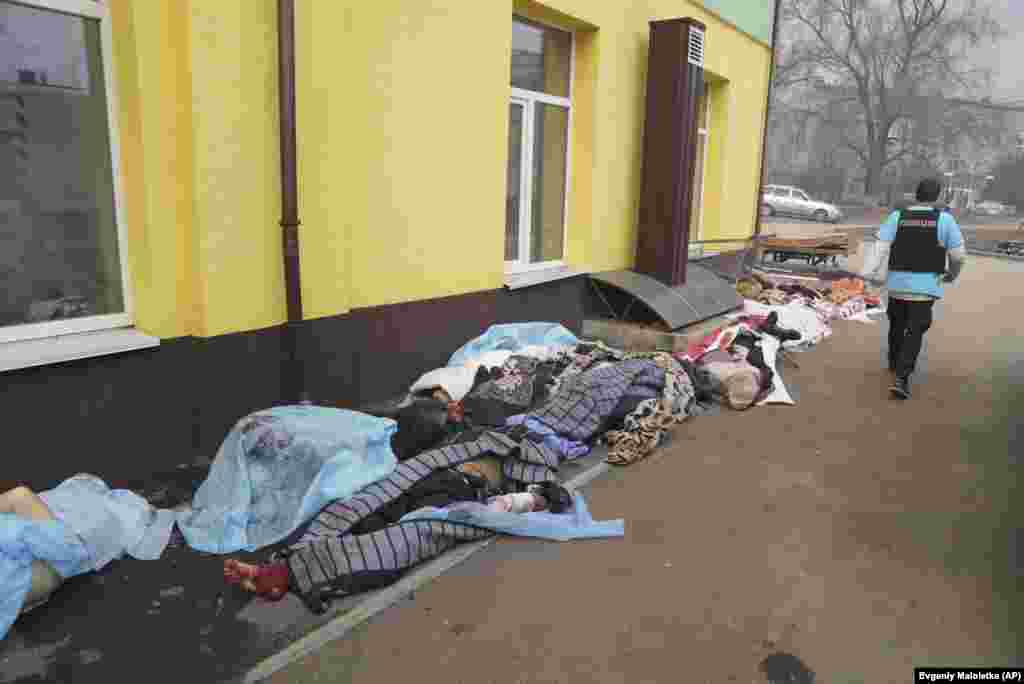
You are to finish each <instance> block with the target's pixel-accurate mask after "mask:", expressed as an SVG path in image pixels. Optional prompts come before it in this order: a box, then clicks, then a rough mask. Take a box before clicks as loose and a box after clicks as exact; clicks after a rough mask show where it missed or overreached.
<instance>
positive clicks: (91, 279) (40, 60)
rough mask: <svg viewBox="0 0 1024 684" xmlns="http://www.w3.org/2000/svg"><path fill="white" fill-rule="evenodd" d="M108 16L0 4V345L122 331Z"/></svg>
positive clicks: (69, 5) (123, 272)
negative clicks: (92, 332)
mask: <svg viewBox="0 0 1024 684" xmlns="http://www.w3.org/2000/svg"><path fill="white" fill-rule="evenodd" d="M110 55H111V29H110V18H109V9H108V7H107V6H106V3H104V2H100V1H99V0H18V2H8V1H7V0H0V293H2V294H0V343H5V342H14V341H19V340H27V339H34V338H44V337H52V336H57V335H64V334H68V333H78V332H90V331H96V330H103V329H109V328H117V327H124V326H128V325H130V324H131V322H132V321H131V302H130V297H129V291H128V278H127V268H126V264H125V233H124V223H123V221H122V220H121V216H120V211H121V209H120V202H119V201H118V194H119V193H118V190H117V178H118V174H117V159H118V157H117V136H116V125H115V124H116V121H115V115H114V107H113V101H114V96H113V92H112V88H113V85H112V79H111V74H112V69H111V56H110Z"/></svg>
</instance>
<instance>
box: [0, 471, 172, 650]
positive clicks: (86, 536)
mask: <svg viewBox="0 0 1024 684" xmlns="http://www.w3.org/2000/svg"><path fill="white" fill-rule="evenodd" d="M39 498H41V499H42V500H43V501H44V502H45V503H46V506H47V507H48V508H49V509H50V512H51V513H53V515H54V518H55V519H54V520H50V521H46V522H37V521H33V520H26V519H24V518H19V517H17V516H15V515H13V514H10V513H5V514H0V587H2V591H0V638H3V636H5V635H6V634H7V630H8V629H10V627H11V625H12V624H13V623H14V620H15V619H16V618H17V617H18V612H19V611H20V610H21V607H22V604H23V603H24V601H25V596H26V595H27V594H28V591H29V587H30V585H31V583H32V561H33V560H43V561H47V562H49V563H50V564H51V565H52V566H53V567H54V569H55V570H56V571H57V572H58V573H60V575H61V576H62V577H64V578H68V577H74V576H75V575H80V574H82V573H85V572H89V571H91V570H99V569H100V568H102V567H104V566H105V565H106V564H107V563H109V562H110V561H112V560H114V559H116V558H119V557H121V556H122V555H124V554H126V553H127V554H129V555H131V556H133V557H135V558H138V559H140V560H156V559H157V558H159V557H160V555H161V554H162V553H163V551H164V549H165V548H166V546H167V541H168V539H169V538H170V535H171V527H172V526H173V525H174V512H173V511H169V510H157V509H154V508H153V507H152V506H150V505H149V503H147V502H146V500H145V499H143V498H142V497H140V496H138V495H137V494H134V493H133V492H129V491H127V490H123V489H117V490H111V489H110V488H109V487H107V485H106V484H105V483H104V482H103V481H102V480H100V479H99V478H98V477H95V476H93V475H76V476H74V477H72V478H69V479H67V480H65V481H64V482H62V483H60V484H59V485H58V486H57V487H56V488H55V489H51V490H49V491H46V492H42V493H41V494H40V495H39Z"/></svg>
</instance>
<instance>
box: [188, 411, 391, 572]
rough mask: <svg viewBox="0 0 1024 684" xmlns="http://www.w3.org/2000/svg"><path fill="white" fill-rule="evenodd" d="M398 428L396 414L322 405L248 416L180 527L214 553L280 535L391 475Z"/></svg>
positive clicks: (236, 429) (260, 543)
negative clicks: (381, 414)
mask: <svg viewBox="0 0 1024 684" xmlns="http://www.w3.org/2000/svg"><path fill="white" fill-rule="evenodd" d="M395 430H397V423H395V421H393V420H390V419H387V418H377V417H374V416H368V415H366V414H363V413H356V412H355V411H345V410H342V409H335V408H329V407H323V406H282V407H277V408H273V409H269V410H267V411H261V412H258V413H254V414H252V415H250V416H247V417H246V418H243V419H242V420H241V421H239V423H238V424H237V425H236V426H235V427H234V428H233V429H232V430H231V432H229V433H228V436H227V437H226V438H225V439H224V442H223V444H222V445H221V447H220V450H219V451H218V452H217V457H216V458H215V459H214V462H213V465H212V466H211V468H210V473H209V475H208V476H207V478H206V481H205V482H203V484H202V486H200V487H199V490H198V491H197V492H196V495H195V498H194V499H193V500H192V507H191V509H190V510H186V511H183V512H182V513H181V514H180V515H179V516H178V527H179V528H181V531H182V533H183V534H184V536H185V539H186V541H187V542H188V544H189V546H191V547H192V548H194V549H198V550H200V551H206V552H208V553H218V554H224V553H233V552H235V551H238V550H241V549H245V550H247V551H255V550H257V549H260V548H263V547H265V546H269V545H270V544H274V543H276V542H279V541H281V540H282V539H284V538H285V537H287V536H288V535H289V534H291V533H292V532H293V531H294V530H295V529H296V528H297V527H298V526H299V525H301V524H303V523H304V522H306V521H308V520H309V519H311V518H312V517H313V516H314V515H316V514H317V513H318V512H319V511H320V510H321V509H322V508H323V507H324V506H326V505H327V504H328V503H330V502H331V501H334V500H336V499H344V498H346V497H348V496H351V495H352V494H354V493H355V492H356V491H358V490H360V489H362V488H363V487H365V486H366V485H369V484H371V483H373V482H376V481H377V480H380V479H382V478H384V477H386V476H387V475H389V474H390V473H391V471H393V470H394V469H395V466H396V464H397V461H396V459H395V455H394V453H392V451H391V435H392V434H393V433H394V432H395Z"/></svg>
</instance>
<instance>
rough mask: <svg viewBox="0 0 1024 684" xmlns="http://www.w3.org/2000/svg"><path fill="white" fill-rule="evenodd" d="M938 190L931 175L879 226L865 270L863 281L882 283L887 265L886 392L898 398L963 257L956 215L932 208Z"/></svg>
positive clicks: (907, 391)
mask: <svg viewBox="0 0 1024 684" xmlns="http://www.w3.org/2000/svg"><path fill="white" fill-rule="evenodd" d="M941 190H942V186H941V185H940V184H939V181H937V180H935V179H933V178H928V179H925V180H922V181H921V182H920V183H919V184H918V186H917V197H916V199H917V201H916V202H914V204H913V205H912V206H910V207H908V208H906V209H901V210H899V211H894V212H893V213H892V214H890V216H889V218H888V219H887V220H886V221H885V223H883V224H882V226H881V227H880V228H879V230H878V242H877V248H876V250H875V252H874V254H873V255H872V258H870V259H868V262H867V264H865V268H864V274H863V275H864V279H865V280H867V281H869V282H872V283H875V284H879V285H880V284H881V282H882V273H883V270H884V269H883V267H884V265H885V264H886V263H888V270H889V277H888V278H887V280H886V286H887V288H888V290H889V302H888V315H889V370H890V371H891V372H892V373H893V375H894V381H893V384H892V387H890V388H889V392H890V394H892V396H893V397H895V398H897V399H909V398H910V376H911V374H912V373H913V372H914V368H915V366H916V365H917V356H918V354H920V353H921V344H922V342H923V341H924V334H925V333H926V332H928V329H929V328H930V327H931V325H932V309H933V307H934V306H935V302H937V301H938V300H939V299H942V284H943V283H944V282H945V283H952V282H953V281H955V280H956V279H957V277H958V276H959V275H960V272H961V270H962V269H963V265H964V262H965V261H966V260H967V250H966V248H965V247H964V238H963V234H962V233H961V232H960V226H959V225H957V222H956V219H954V218H953V215H952V214H950V213H949V212H948V211H944V210H942V209H940V208H938V207H937V206H936V203H937V202H938V199H939V195H940V194H941ZM947 258H948V266H947Z"/></svg>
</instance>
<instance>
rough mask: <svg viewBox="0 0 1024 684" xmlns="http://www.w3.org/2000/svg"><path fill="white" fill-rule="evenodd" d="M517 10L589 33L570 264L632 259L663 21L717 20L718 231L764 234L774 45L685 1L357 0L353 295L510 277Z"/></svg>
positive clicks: (713, 231)
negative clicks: (654, 41)
mask: <svg viewBox="0 0 1024 684" xmlns="http://www.w3.org/2000/svg"><path fill="white" fill-rule="evenodd" d="M318 11H321V10H320V9H319V5H318V6H317V9H315V10H314V12H318ZM335 11H336V10H335ZM513 12H516V13H519V14H523V15H525V16H528V17H530V18H533V19H537V20H540V21H546V22H549V23H553V24H556V25H562V26H564V27H566V28H571V29H574V30H576V31H577V46H576V63H575V67H576V70H575V71H576V73H575V80H574V92H573V100H574V110H573V132H572V135H573V140H572V148H571V149H572V161H571V163H572V169H571V170H572V180H571V188H570V193H571V194H570V202H569V215H568V230H567V233H568V236H567V237H568V241H567V257H568V260H569V261H570V262H571V263H574V264H579V265H581V266H585V267H589V268H592V269H595V270H602V269H612V268H627V267H630V266H632V265H633V258H634V251H635V245H636V214H637V203H638V198H639V188H640V154H641V141H642V137H641V135H642V129H643V114H644V93H645V89H646V82H645V79H646V64H647V42H648V22H650V21H652V20H656V19H666V18H674V17H680V16H693V17H696V18H697V19H699V20H701V21H702V22H704V23H705V24H706V25H707V27H708V29H707V36H706V39H707V50H706V61H707V64H706V66H707V69H708V71H710V72H712V74H713V75H714V76H715V77H716V78H717V80H718V84H717V85H718V87H717V88H716V89H715V91H714V92H713V96H712V99H713V106H714V112H715V122H714V126H715V129H714V131H713V133H712V142H711V148H710V154H709V168H708V175H707V177H706V183H707V189H706V191H705V207H706V213H705V229H704V237H705V239H721V238H728V237H744V236H748V235H750V234H751V233H752V230H753V221H754V217H755V207H756V195H757V183H758V174H759V170H760V152H761V146H760V144H759V143H758V142H757V141H759V140H760V133H761V129H762V126H763V120H764V111H765V109H764V108H765V100H766V95H767V88H768V65H769V59H770V56H771V51H770V49H769V47H768V46H767V45H765V44H764V43H761V42H759V41H757V40H754V39H753V38H751V37H749V36H747V35H746V34H743V33H741V32H739V31H737V30H736V29H735V28H733V27H732V26H730V25H728V24H726V23H725V22H723V21H721V20H720V19H718V18H717V17H716V16H715V15H713V14H711V13H709V12H706V11H704V10H703V9H702V8H701V7H700V6H699V5H696V4H693V3H690V2H687V1H686V0H646V1H635V2H631V3H620V2H613V1H612V0H605V1H603V2H595V1H594V0H547V1H546V2H544V3H543V4H540V3H536V2H531V1H529V0H513V2H511V3H508V2H506V3H500V2H499V3H492V2H487V3H479V2H473V1H472V0H462V1H457V0H434V1H424V2H415V3H413V2H409V0H385V1H384V2H375V3H365V4H363V3H360V4H359V6H358V7H350V8H349V9H347V10H345V13H346V16H347V18H348V20H347V22H345V24H344V26H345V29H346V33H345V34H344V38H343V39H342V40H341V41H340V42H341V43H342V44H345V45H347V46H348V47H346V48H345V52H344V54H345V55H346V58H347V63H348V65H349V67H350V68H348V69H345V70H343V71H341V72H339V78H341V77H342V76H343V77H344V79H345V81H346V90H348V92H349V94H350V95H349V99H348V100H347V102H346V105H345V106H344V109H345V116H346V117H348V118H345V119H344V121H345V130H343V131H342V132H341V133H339V134H338V136H336V137H335V138H332V141H331V145H332V147H333V148H334V149H344V150H345V152H346V154H347V156H348V158H349V160H350V162H351V166H350V168H348V169H347V170H345V172H344V177H345V178H346V183H345V185H344V187H345V188H346V191H344V192H341V193H339V194H336V195H335V197H336V202H337V203H338V204H339V205H341V206H340V207H336V208H332V212H333V211H335V210H336V211H337V212H338V213H339V214H341V215H343V216H344V217H345V218H344V219H342V221H341V222H342V223H343V224H344V226H345V229H346V230H347V231H348V236H349V242H350V246H351V257H350V258H351V261H350V275H351V279H352V280H351V282H352V290H351V297H350V300H349V302H350V305H351V306H353V307H359V306H369V305H378V304H387V303H393V302H400V301H408V300H415V299H425V298H430V297H438V296H443V295H447V294H454V293H460V292H466V291H471V290H479V289H485V288H495V287H500V286H501V284H502V279H503V260H502V240H503V235H504V231H503V226H504V189H505V183H504V178H505V173H506V156H507V148H506V145H507V126H508V114H507V100H508V88H509V86H508V74H509V69H510V34H511V26H510V23H511V15H512V14H513ZM335 121H337V119H335ZM339 137H340V139H339ZM343 140H344V141H346V142H342V141H343ZM339 146H340V147H339ZM303 240H304V243H303V244H304V249H306V248H308V249H312V247H311V245H310V241H311V240H314V241H317V244H319V243H320V241H321V240H322V238H320V237H318V236H317V237H315V236H312V235H310V234H309V232H308V231H307V232H306V233H304V234H303ZM328 251H330V250H328ZM325 266H326V264H324V265H323V267H318V269H319V271H318V272H317V273H315V274H313V273H310V271H309V269H308V268H307V267H305V266H304V268H303V277H304V278H306V277H307V274H309V276H310V277H312V278H313V280H314V281H315V282H317V283H324V282H325V281H326V280H327V279H329V278H330V277H331V275H332V273H331V271H330V269H328V268H326V267H325ZM311 287H314V289H316V288H319V285H316V286H311Z"/></svg>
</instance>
